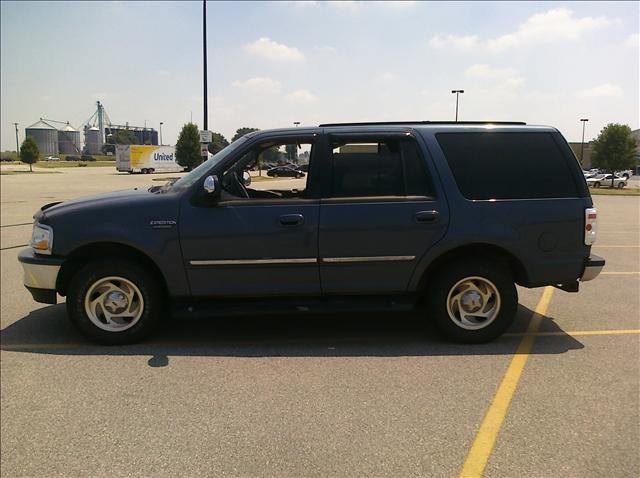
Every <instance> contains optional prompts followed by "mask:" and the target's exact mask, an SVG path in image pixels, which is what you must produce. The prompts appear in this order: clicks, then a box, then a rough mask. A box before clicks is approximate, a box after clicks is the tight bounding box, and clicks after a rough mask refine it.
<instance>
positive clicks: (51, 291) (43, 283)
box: [18, 248, 64, 304]
mask: <svg viewBox="0 0 640 478" xmlns="http://www.w3.org/2000/svg"><path fill="white" fill-rule="evenodd" d="M18 261H20V264H21V265H22V269H23V270H24V278H23V283H24V286H25V287H26V288H27V290H28V291H29V292H30V293H31V296H32V297H33V300H35V301H36V302H42V303H44V304H55V303H56V299H57V298H56V281H57V280H58V273H59V272H60V268H61V267H62V264H63V262H64V259H60V258H57V257H50V256H40V255H38V254H35V253H34V252H33V249H31V248H29V249H25V250H23V251H22V252H20V254H18Z"/></svg>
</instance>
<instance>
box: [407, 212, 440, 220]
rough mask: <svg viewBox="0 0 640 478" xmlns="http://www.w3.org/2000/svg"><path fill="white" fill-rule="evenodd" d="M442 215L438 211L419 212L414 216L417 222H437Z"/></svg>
mask: <svg viewBox="0 0 640 478" xmlns="http://www.w3.org/2000/svg"><path fill="white" fill-rule="evenodd" d="M439 215H440V213H439V212H438V211H435V210H434V211H418V212H417V213H415V214H414V215H413V218H414V219H415V220H416V222H436V221H437V220H438V216H439Z"/></svg>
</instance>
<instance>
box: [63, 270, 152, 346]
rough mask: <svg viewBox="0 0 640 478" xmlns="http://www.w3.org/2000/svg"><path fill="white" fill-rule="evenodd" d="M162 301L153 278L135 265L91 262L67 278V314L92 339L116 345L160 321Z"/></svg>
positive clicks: (136, 337) (139, 336)
mask: <svg viewBox="0 0 640 478" xmlns="http://www.w3.org/2000/svg"><path fill="white" fill-rule="evenodd" d="M163 302H164V300H163V294H162V289H161V286H160V284H159V282H158V280H157V278H156V277H154V275H153V274H150V273H149V272H148V271H146V270H145V269H144V268H142V267H140V266H139V265H138V264H135V263H132V262H125V261H119V260H114V261H108V262H107V261H104V262H91V263H89V264H87V265H85V266H84V267H83V268H82V269H80V270H79V271H78V272H77V273H76V274H75V276H74V277H73V279H72V280H71V284H70V285H69V293H68V296H67V314H68V316H69V319H70V320H71V322H73V324H74V325H75V326H76V327H78V329H79V330H80V332H82V333H83V334H84V335H85V336H86V337H88V338H89V339H91V340H93V341H94V342H98V343H101V344H106V345H120V344H128V343H133V342H138V341H139V340H141V339H143V338H144V337H146V336H148V335H149V334H150V333H151V332H152V331H153V329H154V328H155V327H156V326H157V324H158V323H159V321H160V318H161V316H162V311H163V309H164V307H163Z"/></svg>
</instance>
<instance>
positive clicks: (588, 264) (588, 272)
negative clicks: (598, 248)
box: [580, 254, 605, 282]
mask: <svg viewBox="0 0 640 478" xmlns="http://www.w3.org/2000/svg"><path fill="white" fill-rule="evenodd" d="M604 264H605V260H604V259H603V258H602V257H600V256H596V255H595V254H591V255H590V256H589V257H588V258H587V259H586V260H585V264H584V271H583V272H582V277H580V281H581V282H586V281H589V280H593V279H595V278H596V277H598V275H599V274H600V272H601V271H602V268H603V267H604Z"/></svg>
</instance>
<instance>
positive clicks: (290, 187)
mask: <svg viewBox="0 0 640 478" xmlns="http://www.w3.org/2000/svg"><path fill="white" fill-rule="evenodd" d="M312 147H313V144H312V143H310V142H308V141H307V142H300V143H296V142H291V141H271V142H265V143H260V144H259V145H257V146H254V147H253V148H252V149H250V150H249V151H247V152H246V153H245V154H244V155H243V156H241V157H240V159H238V161H236V162H235V163H234V164H233V165H231V166H230V167H229V168H228V169H227V170H226V171H225V172H224V173H223V175H222V181H221V183H222V199H223V200H227V201H232V200H238V199H286V198H304V197H305V193H306V189H307V178H308V174H309V161H310V159H311V151H312Z"/></svg>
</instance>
